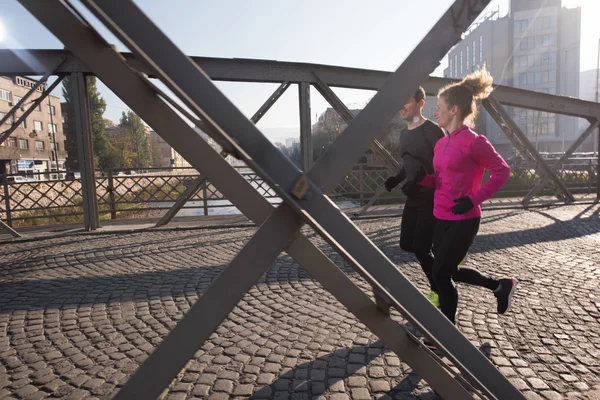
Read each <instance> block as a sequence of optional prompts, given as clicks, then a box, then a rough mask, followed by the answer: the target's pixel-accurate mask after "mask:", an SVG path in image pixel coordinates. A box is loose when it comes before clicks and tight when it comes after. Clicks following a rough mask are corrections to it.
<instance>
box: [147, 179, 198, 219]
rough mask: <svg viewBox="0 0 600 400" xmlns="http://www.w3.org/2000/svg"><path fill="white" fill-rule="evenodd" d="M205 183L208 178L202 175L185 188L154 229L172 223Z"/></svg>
mask: <svg viewBox="0 0 600 400" xmlns="http://www.w3.org/2000/svg"><path fill="white" fill-rule="evenodd" d="M205 181H206V177H205V176H202V175H200V176H198V177H197V178H196V179H194V180H193V181H192V182H191V183H190V184H189V185H188V186H187V187H186V188H185V190H184V191H183V193H181V194H180V195H179V197H178V198H177V200H175V203H173V205H172V206H171V208H169V210H167V212H166V213H165V215H163V216H162V218H161V219H160V220H158V222H157V223H156V225H154V227H155V228H158V227H159V226H163V225H166V224H168V223H169V222H171V220H172V219H173V217H175V215H177V213H178V212H179V210H181V208H182V207H183V206H184V205H185V203H187V202H188V201H189V199H190V198H192V196H194V194H196V192H197V191H198V189H200V186H202V184H203V183H204V182H205Z"/></svg>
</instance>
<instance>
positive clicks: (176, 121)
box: [21, 0, 464, 399]
mask: <svg viewBox="0 0 600 400" xmlns="http://www.w3.org/2000/svg"><path fill="white" fill-rule="evenodd" d="M21 3H22V4H23V5H24V6H25V7H26V8H27V9H28V10H29V11H30V12H31V13H32V14H33V15H34V16H36V17H37V18H38V19H39V20H40V21H41V22H42V23H44V24H45V25H46V27H48V28H49V29H50V30H51V31H52V33H54V34H55V35H56V36H57V37H58V38H59V39H61V40H63V41H64V42H65V44H67V46H68V47H70V48H72V49H74V51H76V53H77V55H78V56H79V57H80V58H81V59H82V60H84V61H85V62H86V63H87V64H89V65H94V72H95V73H96V75H97V76H98V77H99V78H100V79H102V80H103V81H104V83H105V84H107V85H108V87H110V88H111V89H112V90H113V91H114V92H115V93H116V94H117V95H118V96H120V97H121V98H122V99H123V100H124V101H125V102H126V103H127V104H128V105H129V106H130V107H131V108H132V109H134V110H136V112H138V114H139V115H140V116H141V117H142V118H143V119H144V120H145V121H146V122H148V123H149V124H150V125H151V126H152V127H154V128H155V129H156V131H157V132H158V133H159V134H161V133H162V136H163V138H164V139H165V141H167V143H169V144H170V145H171V146H173V147H174V148H176V149H177V150H178V151H179V152H180V154H182V155H183V156H184V157H186V159H188V160H191V162H192V163H193V165H194V166H195V167H196V168H198V169H199V170H204V168H206V170H207V176H209V177H210V179H212V180H213V182H215V185H216V186H217V187H218V189H219V190H220V191H221V192H222V193H223V194H224V195H226V196H227V197H228V198H229V199H231V200H232V202H233V203H234V204H235V205H236V206H237V207H238V208H239V209H240V210H241V211H242V212H243V213H244V214H246V215H247V216H249V217H250V218H251V219H253V220H254V221H255V222H257V223H261V222H262V221H264V220H266V219H267V217H268V215H269V214H270V212H271V210H272V206H271V205H270V204H269V202H268V201H267V200H266V199H264V198H263V197H262V196H260V194H258V193H257V192H256V191H255V190H254V189H253V188H252V187H251V186H250V184H249V183H248V182H246V181H245V180H244V179H243V177H241V176H240V175H239V174H238V173H237V172H236V171H235V170H234V169H233V168H232V167H231V166H229V165H228V164H227V163H226V162H225V161H224V160H223V159H222V158H221V157H219V156H218V155H217V154H216V153H215V152H214V150H212V149H211V148H210V146H209V145H208V144H207V143H206V142H205V141H204V140H203V139H202V138H201V137H200V136H199V135H198V134H197V133H196V132H195V131H194V130H192V129H191V128H190V127H189V126H188V125H187V124H186V123H185V122H183V120H181V118H180V117H179V116H178V115H177V114H176V113H175V112H174V111H173V110H172V109H171V108H169V107H168V106H167V105H166V104H165V103H164V102H163V101H162V100H161V99H160V97H159V96H158V95H157V94H156V93H155V92H154V91H153V90H152V87H151V86H150V85H148V83H147V82H146V81H145V80H143V79H142V78H141V77H140V76H139V75H138V74H137V73H136V72H134V71H132V70H130V69H129V68H127V67H126V66H125V65H124V64H123V62H122V60H121V59H120V57H119V56H118V55H117V54H116V53H114V52H113V51H112V50H111V49H109V48H106V47H105V46H104V44H103V43H102V42H101V41H100V42H99V41H98V38H97V37H95V36H94V35H93V34H92V32H90V29H87V28H86V27H85V26H83V25H82V24H81V22H80V21H78V20H77V19H75V18H73V16H72V15H71V14H70V13H69V12H68V11H67V10H66V9H65V8H64V7H63V6H62V5H61V3H60V2H58V0H56V1H48V2H37V1H36V0H21ZM172 130H175V131H176V132H179V133H180V134H179V135H170V133H171V131H172ZM188 157H189V158H188ZM210 167H214V168H210ZM288 252H289V253H290V254H291V255H292V256H294V257H295V258H296V259H297V260H299V261H301V262H302V263H303V264H306V263H309V264H310V265H309V266H307V269H308V270H309V271H311V268H313V269H314V270H315V271H316V272H317V274H318V273H321V274H326V269H327V268H329V269H333V271H331V272H329V275H331V274H333V276H334V277H336V279H334V280H333V281H331V282H329V283H328V285H339V284H342V285H346V282H340V280H341V276H344V275H343V274H342V275H341V276H340V273H339V271H338V270H337V267H336V266H335V264H333V263H332V262H331V260H329V259H328V258H327V257H326V256H325V255H323V254H322V253H321V252H320V251H319V250H318V249H317V248H315V247H314V245H313V244H312V243H310V241H309V240H308V239H307V238H306V237H304V236H301V235H298V236H296V238H295V239H294V240H293V242H292V243H291V245H290V247H289V248H288ZM336 273H337V275H336ZM344 278H345V279H346V280H348V278H347V277H345V276H344ZM371 280H372V279H371ZM375 284H377V283H375ZM342 287H343V286H342ZM209 290H210V288H209ZM213 291H214V290H213ZM348 293H349V292H348ZM363 296H364V295H363ZM363 300H364V299H363ZM348 307H349V309H350V310H351V311H352V312H354V313H355V314H357V315H360V313H365V312H367V311H368V309H367V308H365V305H364V301H363V303H362V304H356V302H354V303H352V304H349V305H348ZM371 308H372V306H371ZM188 314H189V313H188ZM372 321H377V319H375V320H374V319H372V318H371V319H367V320H366V321H365V323H366V324H367V326H368V327H369V328H370V329H372V330H373V331H374V332H380V333H379V336H380V337H381V338H382V340H384V343H386V344H387V345H388V346H389V347H390V348H391V349H393V350H395V351H397V353H398V355H399V356H400V357H401V358H402V359H405V360H413V359H414V361H412V364H413V368H414V369H415V372H417V373H419V374H420V375H421V376H423V377H424V378H425V379H426V380H427V381H428V382H430V384H432V386H433V387H439V388H440V393H442V394H443V395H447V396H448V397H449V398H450V397H451V396H453V393H455V394H457V397H456V398H460V399H462V398H464V396H463V395H460V396H458V394H461V393H462V394H464V391H461V388H460V387H459V386H458V385H457V383H456V381H454V380H452V379H448V377H447V374H446V372H445V371H444V370H443V368H440V366H439V365H437V364H436V362H435V361H434V360H431V357H429V355H428V354H426V352H424V351H422V350H421V349H418V348H415V346H414V345H413V346H412V347H411V345H410V343H408V339H407V338H406V335H404V336H402V335H401V334H399V333H398V329H397V325H396V328H392V327H393V325H392V326H390V324H389V321H388V322H386V324H387V325H384V326H383V327H381V329H378V328H377V326H374V325H373V322H372ZM193 339H194V340H199V338H198V336H197V335H194V336H193ZM202 341H203V339H202V340H201V342H202ZM407 343H408V344H407ZM404 350H406V354H404V353H403V351H404ZM155 354H156V352H155V353H153V355H152V356H151V357H156V355H155ZM162 354H163V355H164V354H165V353H164V352H163V353H162ZM170 356H171V355H170V354H166V357H167V358H168V357H170ZM190 356H191V354H190ZM176 372H178V371H176ZM166 375H168V374H166ZM143 384H144V385H145V386H148V387H150V386H152V387H154V388H155V389H156V387H157V385H156V384H155V382H151V381H145V382H143ZM158 386H160V385H158ZM161 390H162V387H158V391H157V392H154V393H155V395H152V396H149V397H147V398H155V397H156V396H157V395H158V394H159V393H160V391H161ZM143 398H146V397H143Z"/></svg>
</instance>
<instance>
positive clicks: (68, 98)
mask: <svg viewBox="0 0 600 400" xmlns="http://www.w3.org/2000/svg"><path fill="white" fill-rule="evenodd" d="M86 82H87V87H88V96H89V99H88V101H89V104H90V117H91V123H92V126H91V128H92V146H93V148H94V166H95V167H99V168H100V169H102V170H107V169H110V168H114V167H115V165H114V164H113V163H114V161H115V157H114V150H113V149H112V148H111V146H110V143H109V141H108V138H107V136H106V131H105V130H104V125H105V122H104V111H106V101H104V99H103V98H102V96H100V93H99V92H98V88H97V87H96V77H94V76H88V77H87V80H86ZM72 90H73V89H72V87H71V84H70V78H69V77H66V78H65V79H64V81H63V88H62V94H63V97H64V99H65V102H66V103H67V118H66V123H65V133H66V134H67V135H68V136H69V137H71V138H74V137H76V132H75V130H76V126H75V117H74V116H75V104H74V102H73V101H74V98H75V96H74V94H73V93H72ZM71 157H73V155H71ZM70 167H71V168H73V169H79V168H80V166H79V165H76V164H75V165H74V164H71V165H70Z"/></svg>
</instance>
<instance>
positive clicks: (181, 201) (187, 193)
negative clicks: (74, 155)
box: [152, 82, 290, 228]
mask: <svg viewBox="0 0 600 400" xmlns="http://www.w3.org/2000/svg"><path fill="white" fill-rule="evenodd" d="M152 86H153V87H154V89H155V90H156V91H157V93H158V94H159V95H160V96H161V97H162V98H163V99H165V100H166V101H167V102H168V103H169V104H171V106H173V107H174V108H175V109H176V110H177V111H179V112H180V113H181V114H182V115H184V116H185V117H186V118H187V119H189V120H190V121H195V124H196V126H198V127H200V129H202V128H201V127H204V124H203V123H202V121H200V120H199V119H197V118H194V117H193V116H192V115H191V114H190V113H189V112H188V111H187V110H186V109H184V108H183V107H181V106H180V105H179V104H178V103H177V102H175V101H173V99H171V98H169V97H167V96H166V94H164V92H163V91H162V90H159V89H158V88H157V87H156V85H154V84H152ZM289 86H290V84H289V83H287V82H284V83H282V84H281V85H279V87H278V88H277V89H275V91H274V92H273V94H272V95H271V96H269V98H268V99H267V100H266V101H265V102H264V103H263V105H262V106H260V108H259V109H258V110H256V112H255V113H254V115H253V116H252V118H250V121H252V122H254V123H255V124H256V123H258V121H260V120H261V118H262V117H263V116H264V115H265V113H266V112H267V111H269V109H270V108H271V107H273V104H275V103H276V102H277V100H279V98H280V97H281V96H282V95H283V94H284V93H285V91H286V89H287V88H288V87H289ZM226 156H227V152H225V151H222V152H221V157H226ZM205 181H206V178H205V177H203V176H202V175H200V176H199V177H198V178H196V179H195V180H194V182H192V183H191V184H190V186H188V187H187V188H186V189H185V190H184V192H183V193H181V195H180V196H179V197H178V198H177V200H176V201H175V203H174V204H173V205H172V206H171V208H169V210H168V211H167V212H166V213H165V215H163V216H162V218H161V219H160V220H159V221H158V222H157V223H156V225H154V227H155V228H157V227H159V226H163V225H166V224H168V223H169V222H170V221H171V220H172V219H173V218H174V217H175V215H177V213H178V212H179V210H181V208H182V207H183V206H184V205H185V203H186V202H188V201H189V199H190V198H192V196H194V194H195V193H196V192H197V191H198V189H200V186H201V185H202V184H203V183H204V182H205Z"/></svg>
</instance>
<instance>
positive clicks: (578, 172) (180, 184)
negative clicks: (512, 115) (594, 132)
mask: <svg viewBox="0 0 600 400" xmlns="http://www.w3.org/2000/svg"><path fill="white" fill-rule="evenodd" d="M549 164H550V166H552V160H550V161H549ZM237 169H238V171H239V172H240V174H241V175H242V176H244V178H245V179H246V180H247V181H248V182H250V183H251V184H252V186H254V187H255V188H256V189H257V190H259V191H260V193H261V194H262V195H263V197H265V198H267V199H269V201H270V202H272V203H274V204H276V203H279V202H280V199H279V198H278V197H277V195H276V194H275V192H274V191H273V189H271V188H270V187H269V186H268V185H267V184H266V183H265V182H263V181H262V180H261V179H260V178H259V177H258V176H257V175H256V174H255V173H253V172H252V171H251V170H250V169H248V168H244V167H238V168H237ZM511 170H512V172H511V177H510V179H509V181H508V183H507V184H506V185H505V186H504V188H503V189H502V190H501V191H500V192H499V193H498V194H497V196H496V197H523V196H524V195H525V194H527V193H528V192H529V191H530V190H531V189H532V188H533V187H534V186H535V184H536V183H537V182H539V176H538V175H537V173H536V172H535V170H533V169H532V168H530V167H529V166H527V165H525V164H524V163H521V164H520V163H518V162H515V163H512V165H511ZM557 173H558V176H559V177H560V178H561V180H562V181H563V182H564V183H565V185H566V186H567V187H568V188H569V190H571V191H572V192H573V193H575V194H588V193H589V194H591V193H595V190H596V181H597V179H598V177H597V160H596V159H595V158H572V159H569V160H568V161H567V162H566V163H564V164H563V165H562V166H561V168H560V169H559V170H558V171H557ZM42 175H43V174H37V175H36V174H33V175H31V174H30V175H29V176H23V175H0V182H2V185H1V187H0V219H2V220H4V221H5V222H6V223H7V224H9V225H11V226H13V225H14V226H23V225H46V224H59V223H74V222H80V221H81V220H82V218H83V207H82V189H81V181H80V179H79V178H78V174H73V173H71V174H67V173H61V174H59V175H56V174H54V175H52V176H42ZM46 175H47V174H46ZM198 176H199V174H198V172H197V171H196V170H194V169H190V168H172V169H154V168H147V169H143V170H136V169H130V170H123V171H97V172H96V179H95V182H96V196H97V199H98V208H99V212H100V218H101V219H104V220H106V219H120V218H144V217H145V218H158V217H159V216H161V215H162V214H163V213H164V212H165V211H166V210H168V209H169V208H170V207H171V206H172V205H173V203H174V202H175V201H176V200H177V199H178V198H179V197H180V196H181V195H182V193H183V192H184V191H185V190H186V188H187V187H188V186H190V185H192V184H193V182H194V181H195V180H196V179H197V178H198ZM389 176H390V172H389V169H387V168H386V167H384V166H381V165H367V164H358V165H356V166H355V167H354V168H353V169H352V170H351V171H349V172H348V174H346V176H345V178H344V179H343V180H342V181H340V182H339V183H338V185H337V187H336V188H335V189H334V191H333V192H332V193H329V195H330V197H332V198H333V199H334V200H335V201H336V202H338V203H339V204H340V205H341V206H342V207H343V206H345V205H355V206H362V205H364V204H366V203H367V202H368V201H369V200H370V199H371V198H372V197H373V196H375V194H376V193H377V192H378V191H379V189H380V188H381V187H382V186H383V183H384V182H385V180H386V179H387V178H388V177H389ZM52 178H54V179H52ZM57 178H58V179H57ZM484 179H485V178H484ZM547 194H550V192H547ZM404 201H405V196H404V195H403V193H402V191H401V190H399V189H396V190H394V191H392V192H391V193H388V192H384V193H383V194H382V195H381V197H380V198H378V200H377V201H376V202H375V204H390V203H403V202H404ZM236 212H237V210H236V209H235V207H233V206H232V205H231V203H230V202H229V201H228V200H227V198H225V197H224V196H223V195H222V194H221V193H219V191H218V190H216V189H215V187H214V186H213V185H211V183H210V181H204V182H202V184H201V185H200V186H199V187H198V188H197V190H196V191H195V193H194V194H193V195H192V196H191V197H190V198H189V199H188V201H187V202H186V204H185V205H184V206H183V207H182V211H180V213H179V215H209V214H222V213H236Z"/></svg>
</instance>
